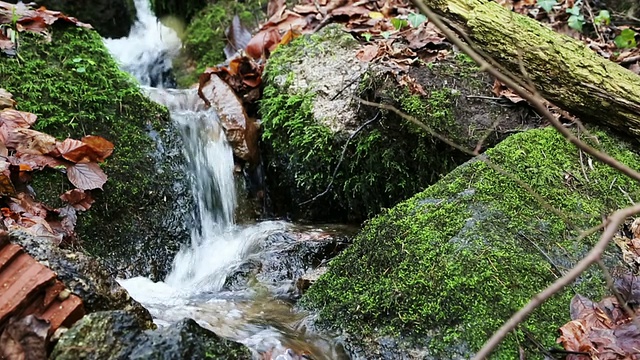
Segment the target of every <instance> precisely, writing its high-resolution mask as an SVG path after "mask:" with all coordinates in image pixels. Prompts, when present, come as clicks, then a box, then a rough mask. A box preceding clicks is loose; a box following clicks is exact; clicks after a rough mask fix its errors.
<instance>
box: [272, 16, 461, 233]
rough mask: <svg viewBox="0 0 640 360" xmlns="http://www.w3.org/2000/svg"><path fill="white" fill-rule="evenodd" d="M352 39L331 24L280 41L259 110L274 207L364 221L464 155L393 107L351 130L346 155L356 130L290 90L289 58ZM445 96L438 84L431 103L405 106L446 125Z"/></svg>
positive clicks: (326, 52)
mask: <svg viewBox="0 0 640 360" xmlns="http://www.w3.org/2000/svg"><path fill="white" fill-rule="evenodd" d="M353 44H354V40H353V38H352V37H351V36H349V35H348V34H345V33H344V32H343V31H341V30H340V29H338V28H335V27H328V28H326V29H325V30H323V32H322V33H319V34H314V35H311V36H303V37H300V38H298V39H296V40H294V41H293V42H292V43H291V44H289V45H287V46H280V47H278V48H277V49H276V51H275V52H274V53H273V54H272V56H271V58H270V59H269V62H268V63H267V65H266V68H265V72H264V75H263V79H264V83H265V89H264V93H263V97H262V100H261V102H260V115H261V118H262V125H263V126H262V127H263V130H264V133H263V139H264V143H265V144H266V145H265V147H266V149H265V155H266V156H267V158H269V167H268V169H267V173H268V183H269V186H270V190H271V193H272V196H273V197H274V200H275V201H274V202H275V203H276V204H280V205H281V206H282V208H280V209H276V210H277V211H279V212H281V213H285V212H289V213H291V214H292V215H294V216H297V217H306V218H315V219H323V220H329V219H330V220H354V221H357V220H362V219H364V218H366V217H368V216H371V215H372V214H376V213H378V212H379V211H380V210H381V209H382V208H385V207H389V206H392V205H394V204H395V203H396V202H398V201H400V200H402V199H404V198H407V197H409V196H411V195H413V194H415V193H416V192H418V191H421V190H422V189H424V188H425V187H426V186H428V185H429V184H432V183H434V182H435V181H437V180H438V179H439V177H440V175H441V174H444V173H446V172H447V171H449V170H451V169H452V168H454V167H455V166H456V165H457V164H459V163H460V162H461V161H462V159H463V158H464V156H462V155H461V154H459V153H457V152H455V151H453V150H451V149H450V148H448V147H447V146H445V145H443V144H442V143H440V142H438V141H435V140H434V139H433V138H431V137H430V136H428V135H426V134H425V133H424V132H422V131H420V130H419V129H418V128H417V127H416V126H415V125H413V124H409V123H407V122H406V121H404V120H401V119H398V118H396V117H391V116H388V114H382V115H381V116H380V117H379V118H380V120H378V121H375V122H373V123H371V124H370V125H367V126H366V127H365V128H363V129H362V131H360V132H359V133H358V134H356V135H355V136H353V137H352V138H351V140H350V142H349V144H348V146H347V147H346V150H344V156H343V157H342V154H343V149H344V145H345V143H346V141H347V139H348V138H349V137H350V136H351V135H352V134H353V132H354V131H355V129H354V128H352V129H348V130H344V131H339V132H337V133H334V132H333V131H332V130H330V129H329V128H328V127H327V126H326V125H324V124H323V123H322V121H318V119H315V118H314V114H313V112H312V109H313V102H314V99H315V96H316V94H314V93H313V92H312V91H310V90H292V89H291V84H292V83H293V81H294V80H295V77H296V76H297V74H295V73H294V72H293V71H292V70H291V66H290V64H292V63H295V62H297V61H298V59H300V58H301V57H311V58H313V57H319V56H323V57H327V56H332V54H334V49H342V48H345V47H347V48H348V47H351V46H352V45H353ZM376 81H377V79H373V78H371V77H369V76H368V75H365V78H364V80H363V81H362V83H363V84H365V85H361V88H362V89H363V90H364V91H370V88H371V87H372V86H374V85H373V83H374V82H376ZM445 98H446V99H445ZM448 101H450V98H449V97H448V95H446V93H445V92H437V91H436V92H434V97H433V99H432V104H430V106H431V107H430V108H429V107H427V108H426V109H425V108H424V106H423V102H422V100H421V99H418V98H413V97H410V98H409V99H408V100H407V107H412V108H413V109H414V110H415V111H420V112H423V113H425V114H426V113H427V112H428V111H429V110H430V109H431V110H433V112H434V115H433V118H434V121H438V122H441V123H442V125H443V127H444V125H445V123H448V122H449V121H451V112H450V111H447V110H444V107H446V106H447V105H446V104H447V102H448ZM374 114H375V112H363V113H361V114H359V116H360V117H361V118H360V119H359V120H358V121H359V122H360V123H364V122H365V121H367V120H368V119H371V118H373V116H374ZM429 116H431V115H429ZM341 157H342V162H341V163H340V166H339V168H338V170H337V172H336V173H335V176H333V173H334V169H335V168H336V166H337V165H338V163H339V160H340V158H341ZM389 179H393V181H388V180H389ZM332 180H333V182H332ZM330 184H331V188H330V190H329V191H328V192H326V193H325V195H323V196H321V197H318V198H317V199H316V200H315V201H313V202H310V203H306V204H303V205H301V203H303V202H305V201H307V200H309V199H312V198H314V197H315V196H316V195H318V194H321V193H324V192H325V190H326V189H327V187H328V186H329V185H330ZM283 204H284V205H283Z"/></svg>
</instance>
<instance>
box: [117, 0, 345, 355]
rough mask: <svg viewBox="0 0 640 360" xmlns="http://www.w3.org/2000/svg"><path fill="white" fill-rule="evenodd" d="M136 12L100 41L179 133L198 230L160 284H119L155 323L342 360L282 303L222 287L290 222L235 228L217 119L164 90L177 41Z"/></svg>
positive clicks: (228, 161) (181, 94) (143, 5)
mask: <svg viewBox="0 0 640 360" xmlns="http://www.w3.org/2000/svg"><path fill="white" fill-rule="evenodd" d="M136 7H137V14H138V17H139V21H138V22H137V23H136V24H135V26H134V27H133V29H132V32H131V33H130V35H129V37H127V38H123V39H117V40H112V39H105V44H106V46H107V47H108V49H109V50H110V51H111V53H112V54H113V55H114V56H115V57H116V59H118V60H119V61H120V63H121V66H122V68H123V69H124V70H126V71H128V72H130V73H131V74H132V75H133V76H135V77H136V78H137V79H138V80H139V81H140V83H141V84H142V85H143V89H144V90H145V91H146V93H147V94H148V96H149V97H150V98H151V99H153V100H154V101H156V102H159V103H161V104H163V105H165V106H167V108H168V109H169V111H170V114H171V118H172V120H173V122H174V123H175V125H176V126H177V127H178V128H179V129H180V131H181V134H182V137H183V141H184V144H185V148H184V155H185V158H186V161H187V167H188V172H189V175H190V177H191V180H192V181H191V183H192V190H193V191H192V192H193V194H194V197H195V204H196V208H195V209H194V218H195V219H194V220H195V223H196V224H197V225H198V226H197V227H196V228H195V229H193V231H192V236H191V244H189V245H188V246H186V245H185V246H184V247H183V248H182V249H181V250H180V251H179V252H178V254H177V255H176V257H175V259H174V262H173V266H172V270H171V272H170V273H169V274H168V276H167V277H166V279H165V281H164V282H153V281H151V280H149V279H147V278H143V277H138V278H132V279H123V280H120V283H121V285H122V286H123V287H125V288H126V289H127V291H128V292H129V293H130V295H131V296H132V297H133V298H134V299H136V300H138V301H139V302H140V303H142V304H143V305H144V306H145V307H146V308H147V309H148V310H149V311H150V312H151V314H152V315H153V316H154V319H155V321H156V322H157V323H158V324H159V325H165V324H168V323H172V322H175V321H179V320H181V319H182V318H184V317H190V318H193V319H194V320H196V321H197V322H198V323H200V325H202V326H204V327H206V328H209V329H210V330H212V331H214V332H216V333H217V334H218V335H220V336H224V337H227V338H230V339H233V340H236V341H239V342H242V343H244V344H246V345H247V346H249V347H250V348H252V349H253V350H255V351H256V352H257V353H265V352H269V353H272V354H278V353H280V354H281V356H284V357H278V359H288V358H291V359H295V358H297V357H294V356H293V353H292V352H290V350H287V348H289V347H292V346H293V347H296V346H297V347H298V348H300V347H302V348H306V349H312V350H309V352H310V353H312V354H313V358H314V359H323V358H324V359H338V358H343V357H344V356H345V355H344V354H343V353H342V351H341V350H340V346H339V345H337V344H336V343H335V341H333V340H330V339H325V338H323V337H320V336H319V335H314V334H304V333H303V332H300V330H296V327H299V325H300V322H301V321H302V318H303V316H302V315H299V314H296V313H294V312H292V309H291V306H290V305H289V304H288V303H286V302H282V301H277V300H275V299H273V297H270V295H269V294H267V293H265V292H264V291H256V290H255V289H248V288H246V289H240V290H235V291H223V290H222V289H223V286H224V284H225V280H226V279H227V276H228V275H229V273H230V271H231V270H232V269H233V268H234V266H236V267H237V266H238V264H241V262H242V261H243V260H247V259H248V258H250V257H251V256H255V255H256V252H257V251H258V250H257V247H258V246H257V244H258V243H259V242H260V241H262V240H264V239H266V238H267V237H268V236H270V235H272V234H275V233H277V232H282V231H284V230H287V229H288V228H290V227H291V226H292V225H290V224H288V223H285V222H273V221H270V222H261V223H258V224H256V225H251V226H245V227H241V226H238V225H235V224H234V212H235V209H236V203H237V201H236V190H235V183H234V160H233V153H232V149H231V147H230V146H229V144H228V142H227V140H226V137H225V134H224V131H223V129H222V127H221V125H220V122H219V120H218V117H217V115H216V113H215V112H214V111H213V110H210V109H205V108H204V104H203V102H202V101H201V100H200V99H199V97H198V95H197V91H196V90H194V89H185V90H176V89H165V88H164V87H167V85H170V81H168V80H167V79H169V77H168V74H170V67H171V60H172V56H174V55H175V54H176V52H177V49H179V46H180V41H179V39H178V36H177V35H176V33H175V32H173V31H172V30H171V29H169V28H167V27H165V26H163V25H162V24H160V23H159V22H158V21H157V19H156V18H155V17H154V16H153V15H152V13H151V11H150V8H149V5H148V2H147V0H136ZM287 246H290V244H289V245H287ZM274 319H279V320H278V321H274ZM300 343H304V344H305V345H304V346H302V345H300ZM296 344H297V345H296ZM257 353H256V356H257ZM261 358H264V357H261Z"/></svg>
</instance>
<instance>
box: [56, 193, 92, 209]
mask: <svg viewBox="0 0 640 360" xmlns="http://www.w3.org/2000/svg"><path fill="white" fill-rule="evenodd" d="M60 199H61V200H62V201H66V202H68V203H69V205H71V206H73V208H74V209H76V210H80V211H86V210H89V208H90V207H91V204H93V203H94V202H95V201H96V200H95V199H94V198H93V197H92V196H91V193H88V192H86V191H84V190H82V189H71V190H68V191H67V192H65V193H64V194H62V195H60Z"/></svg>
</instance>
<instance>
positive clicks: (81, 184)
mask: <svg viewBox="0 0 640 360" xmlns="http://www.w3.org/2000/svg"><path fill="white" fill-rule="evenodd" d="M67 177H68V178H69V181H71V183H72V184H73V185H74V186H75V187H77V188H78V189H82V190H92V189H102V186H103V185H104V183H106V182H107V175H106V174H105V173H104V171H102V169H100V166H98V164H96V163H84V164H74V165H69V166H67Z"/></svg>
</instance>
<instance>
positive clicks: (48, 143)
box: [0, 89, 113, 244]
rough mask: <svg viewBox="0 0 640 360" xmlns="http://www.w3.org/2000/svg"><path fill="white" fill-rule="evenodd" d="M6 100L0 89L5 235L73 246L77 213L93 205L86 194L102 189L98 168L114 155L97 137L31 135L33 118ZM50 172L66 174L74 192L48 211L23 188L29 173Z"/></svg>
mask: <svg viewBox="0 0 640 360" xmlns="http://www.w3.org/2000/svg"><path fill="white" fill-rule="evenodd" d="M13 104H14V101H13V99H12V98H11V94H10V93H9V92H7V91H6V90H4V89H0V107H2V110H1V111H0V197H1V198H0V212H1V215H2V223H3V224H4V226H5V227H6V228H8V229H11V228H12V227H23V228H27V229H28V230H30V231H31V232H33V233H35V234H37V235H38V236H44V237H48V238H50V239H51V240H53V241H54V242H55V243H56V244H60V243H62V242H63V241H64V242H73V241H75V240H76V234H75V231H74V227H75V224H76V211H85V210H88V209H89V208H90V207H91V204H92V203H93V202H94V199H93V197H92V196H91V193H90V190H92V189H102V186H103V185H104V183H105V182H106V181H107V175H106V174H105V173H104V172H103V171H102V169H101V168H100V166H99V165H98V163H99V162H103V161H104V160H105V159H106V158H107V157H109V156H110V155H111V153H112V152H113V144H112V143H111V142H109V141H108V140H106V139H104V138H102V137H100V136H85V137H84V138H82V139H81V140H74V139H65V140H64V141H58V140H56V138H54V137H52V136H50V135H47V134H45V133H42V132H39V131H36V130H33V129H31V128H30V127H31V126H32V125H33V124H34V123H35V122H36V120H37V117H36V115H34V114H31V113H27V112H22V111H18V110H15V109H14V108H13ZM44 168H51V169H55V170H59V171H63V172H65V173H66V175H67V178H68V179H69V181H70V182H71V183H72V184H73V185H74V186H75V187H76V188H75V189H72V190H69V191H67V192H65V193H64V194H62V195H61V196H60V199H62V200H63V201H65V202H66V203H67V204H68V205H67V206H65V207H63V208H59V209H52V208H49V207H47V206H46V205H44V204H42V203H40V202H38V201H36V200H35V199H34V196H33V194H32V191H30V188H29V187H28V183H29V182H30V181H31V177H32V174H33V172H34V171H36V170H42V169H44Z"/></svg>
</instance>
